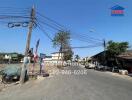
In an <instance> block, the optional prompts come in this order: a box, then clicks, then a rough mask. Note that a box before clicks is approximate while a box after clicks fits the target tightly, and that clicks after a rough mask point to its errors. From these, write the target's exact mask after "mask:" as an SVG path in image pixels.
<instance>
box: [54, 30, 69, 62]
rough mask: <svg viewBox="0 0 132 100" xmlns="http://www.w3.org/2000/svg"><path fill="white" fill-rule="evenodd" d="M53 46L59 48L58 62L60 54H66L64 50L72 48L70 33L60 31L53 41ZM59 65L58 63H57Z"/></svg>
mask: <svg viewBox="0 0 132 100" xmlns="http://www.w3.org/2000/svg"><path fill="white" fill-rule="evenodd" d="M52 42H53V46H54V47H55V48H56V47H58V48H59V56H58V60H59V58H60V53H64V50H65V49H66V47H70V43H69V42H70V32H69V31H59V32H58V33H56V35H55V37H54V39H53V41H52ZM57 63H58V61H57Z"/></svg>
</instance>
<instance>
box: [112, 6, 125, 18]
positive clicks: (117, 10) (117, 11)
mask: <svg viewBox="0 0 132 100" xmlns="http://www.w3.org/2000/svg"><path fill="white" fill-rule="evenodd" d="M124 9H125V8H123V7H121V6H119V5H116V6H113V7H112V8H111V16H124Z"/></svg>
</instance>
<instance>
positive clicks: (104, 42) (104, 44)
mask: <svg viewBox="0 0 132 100" xmlns="http://www.w3.org/2000/svg"><path fill="white" fill-rule="evenodd" d="M103 47H104V63H105V64H106V41H105V39H104V40H103Z"/></svg>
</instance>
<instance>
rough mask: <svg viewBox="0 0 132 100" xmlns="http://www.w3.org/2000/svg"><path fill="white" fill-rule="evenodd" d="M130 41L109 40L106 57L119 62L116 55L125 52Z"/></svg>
mask: <svg viewBox="0 0 132 100" xmlns="http://www.w3.org/2000/svg"><path fill="white" fill-rule="evenodd" d="M128 45H129V43H128V42H113V41H109V42H108V46H107V52H106V58H107V59H113V60H114V61H115V62H116V64H117V59H116V57H117V56H118V55H120V54H121V53H123V52H125V51H126V50H127V48H128V47H129V46H128Z"/></svg>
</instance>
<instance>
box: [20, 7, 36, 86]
mask: <svg viewBox="0 0 132 100" xmlns="http://www.w3.org/2000/svg"><path fill="white" fill-rule="evenodd" d="M34 21H35V8H34V6H33V7H32V9H31V17H30V22H29V30H28V33H27V43H26V49H25V57H24V64H23V66H22V71H21V77H20V83H21V84H23V83H24V81H25V76H26V74H27V68H26V67H27V64H28V63H29V59H28V51H29V50H30V41H31V34H32V29H33V26H34Z"/></svg>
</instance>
